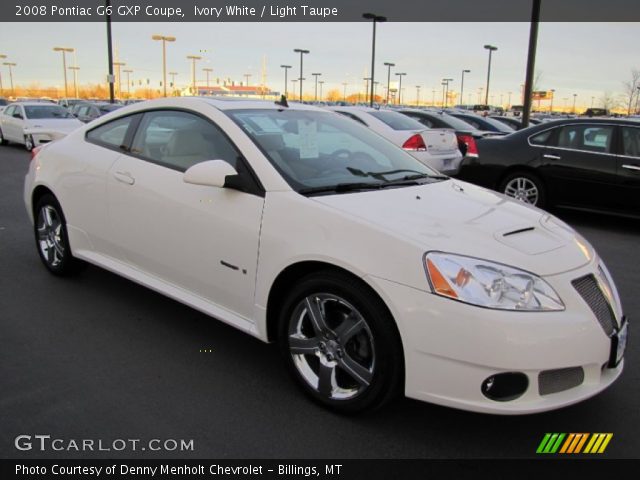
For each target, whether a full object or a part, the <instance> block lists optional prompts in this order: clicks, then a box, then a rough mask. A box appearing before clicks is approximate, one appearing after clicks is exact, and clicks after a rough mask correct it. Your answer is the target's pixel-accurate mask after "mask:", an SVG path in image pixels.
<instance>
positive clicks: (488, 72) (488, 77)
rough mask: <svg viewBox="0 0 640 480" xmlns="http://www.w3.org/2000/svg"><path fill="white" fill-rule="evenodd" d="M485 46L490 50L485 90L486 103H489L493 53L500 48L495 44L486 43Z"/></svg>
mask: <svg viewBox="0 0 640 480" xmlns="http://www.w3.org/2000/svg"><path fill="white" fill-rule="evenodd" d="M484 48H485V49H486V50H489V66H488V67H487V91H486V92H484V95H485V96H484V103H485V105H488V104H489V80H490V79H491V54H492V53H493V52H495V51H496V50H498V47H496V46H494V45H485V46H484Z"/></svg>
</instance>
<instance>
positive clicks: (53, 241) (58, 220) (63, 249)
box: [34, 194, 80, 276]
mask: <svg viewBox="0 0 640 480" xmlns="http://www.w3.org/2000/svg"><path fill="white" fill-rule="evenodd" d="M34 218H35V224H34V234H35V240H36V247H37V248H38V254H39V256H40V260H42V263H44V266H45V267H47V269H48V270H49V271H50V272H51V273H53V274H54V275H60V276H66V275H70V274H73V273H75V272H76V271H77V270H78V267H79V266H80V262H79V260H77V259H75V258H74V257H73V255H72V254H71V248H70V247H69V236H68V235H67V226H66V221H65V218H64V214H63V213H62V208H60V204H59V203H58V201H57V200H56V198H55V197H54V196H53V195H50V194H47V195H43V196H42V197H40V199H39V200H38V202H37V203H36V207H35V209H34Z"/></svg>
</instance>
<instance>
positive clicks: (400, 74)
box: [396, 72, 406, 105]
mask: <svg viewBox="0 0 640 480" xmlns="http://www.w3.org/2000/svg"><path fill="white" fill-rule="evenodd" d="M396 75H397V76H398V77H400V83H399V85H398V101H397V105H400V103H401V102H400V100H401V98H400V97H401V96H402V77H404V76H405V75H406V73H404V72H403V73H396Z"/></svg>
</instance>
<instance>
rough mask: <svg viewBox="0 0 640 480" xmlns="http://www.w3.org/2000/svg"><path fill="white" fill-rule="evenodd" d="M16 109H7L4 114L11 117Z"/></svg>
mask: <svg viewBox="0 0 640 480" xmlns="http://www.w3.org/2000/svg"><path fill="white" fill-rule="evenodd" d="M15 109H16V107H7V108H6V109H5V111H4V114H5V115H7V116H9V117H11V116H12V115H13V111H14V110H15Z"/></svg>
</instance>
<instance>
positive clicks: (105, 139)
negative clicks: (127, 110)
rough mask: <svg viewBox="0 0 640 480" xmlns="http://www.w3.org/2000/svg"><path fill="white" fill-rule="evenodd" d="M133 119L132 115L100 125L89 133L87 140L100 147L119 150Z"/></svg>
mask: <svg viewBox="0 0 640 480" xmlns="http://www.w3.org/2000/svg"><path fill="white" fill-rule="evenodd" d="M133 118H134V116H133V115H131V116H128V117H124V118H118V119H117V120H113V121H111V122H109V123H105V124H104V125H100V126H99V127H96V128H94V129H93V130H90V131H89V132H88V133H87V140H89V141H90V142H92V143H97V144H98V145H103V146H106V147H118V148H119V147H120V146H121V145H122V144H123V143H124V139H125V136H126V135H127V130H128V129H129V125H130V124H131V122H132V120H133Z"/></svg>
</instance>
